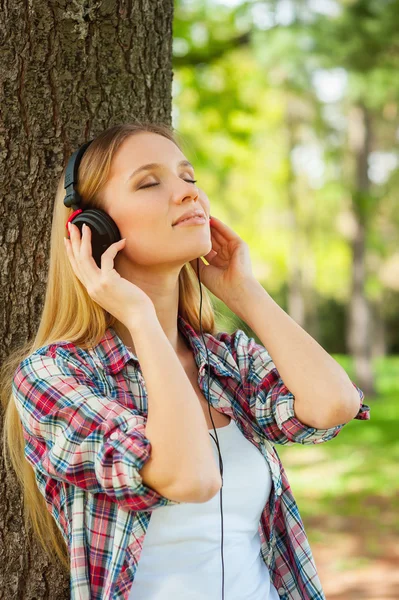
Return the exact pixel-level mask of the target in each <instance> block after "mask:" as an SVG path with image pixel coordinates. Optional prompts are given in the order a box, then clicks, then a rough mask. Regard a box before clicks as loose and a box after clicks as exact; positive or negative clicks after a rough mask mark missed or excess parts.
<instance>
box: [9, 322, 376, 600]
mask: <svg viewBox="0 0 399 600" xmlns="http://www.w3.org/2000/svg"><path fill="white" fill-rule="evenodd" d="M178 328H179V331H180V332H181V333H182V334H183V335H184V336H185V338H186V339H187V340H188V342H189V344H190V346H191V348H192V350H193V355H194V357H195V361H196V364H197V367H198V383H199V386H200V388H201V390H202V391H203V393H204V395H205V397H206V398H207V397H208V383H207V372H208V366H207V365H208V362H207V354H206V351H205V348H204V346H203V342H202V337H201V335H198V334H197V333H196V332H195V331H194V329H193V328H192V327H191V326H190V325H189V323H188V322H186V321H185V320H184V319H183V318H182V317H181V315H178ZM204 338H205V340H206V346H207V348H208V354H209V364H210V401H211V405H212V406H213V407H214V408H215V409H216V410H218V411H219V412H221V413H224V414H225V415H228V416H229V417H231V418H232V419H234V420H235V422H236V424H237V426H238V428H239V429H240V431H241V432H242V434H243V435H244V436H245V437H246V438H247V439H248V440H249V441H250V442H251V443H252V444H254V446H256V448H258V450H259V452H261V454H262V455H263V457H264V459H265V460H266V461H267V464H268V466H269V468H270V472H271V477H272V482H273V485H272V490H271V493H270V497H269V499H268V501H267V503H266V505H265V507H264V510H263V512H262V515H261V519H260V522H259V534H260V540H261V551H260V553H261V557H262V559H263V560H264V562H265V564H266V565H267V567H268V568H269V571H270V576H271V579H272V581H273V584H274V586H275V587H276V589H277V590H278V593H279V596H280V599H281V600H323V599H324V598H325V596H324V594H323V590H322V587H321V583H320V581H319V577H318V575H317V571H316V566H315V563H314V560H313V556H312V553H311V549H310V547H309V542H308V539H307V536H306V533H305V530H304V526H303V523H302V520H301V517H300V515H299V511H298V507H297V504H296V502H295V499H294V497H293V494H292V491H291V488H290V485H289V483H288V479H287V475H286V473H285V471H284V467H283V465H282V464H281V462H280V459H279V456H278V454H277V451H276V449H275V447H274V444H293V443H299V444H319V443H322V442H326V441H328V440H330V439H332V438H333V437H335V436H336V435H337V434H338V433H339V431H340V430H341V429H342V427H343V426H344V424H342V425H338V426H336V427H332V428H330V429H315V428H313V427H309V426H307V425H303V424H302V423H301V422H299V421H298V419H297V418H296V417H295V415H294V396H293V394H292V393H291V392H290V391H289V390H288V388H287V387H286V386H285V384H284V382H283V380H282V379H281V377H280V375H279V373H278V371H277V369H276V367H275V365H274V364H273V362H272V359H271V357H270V355H269V354H268V352H267V350H266V349H265V348H264V347H263V346H262V345H260V344H257V343H256V342H255V340H254V339H253V338H249V337H248V336H247V335H246V333H245V332H244V331H242V330H240V329H238V330H236V331H235V332H234V333H232V334H229V333H225V332H219V333H217V334H216V335H215V336H212V335H211V334H208V333H204ZM353 385H354V386H355V388H356V389H357V390H358V392H359V412H358V414H357V415H356V417H355V419H362V420H363V419H369V418H370V409H369V407H368V406H367V405H365V404H363V402H362V401H363V398H364V394H363V392H362V391H361V390H360V389H359V388H358V387H357V386H356V385H355V384H353ZM13 394H14V398H15V402H16V406H17V409H18V412H19V415H20V419H21V422H22V425H23V432H24V438H25V457H26V459H27V460H28V461H29V463H30V464H31V465H32V467H33V468H34V471H35V475H36V481H37V485H38V488H39V490H40V492H41V493H42V494H43V496H44V498H45V500H46V503H47V507H48V510H49V511H50V513H51V514H52V515H53V517H54V519H55V522H56V524H57V526H58V528H59V529H60V531H61V533H62V535H63V537H64V539H65V542H66V543H67V545H68V549H69V555H70V591H71V599H72V600H78V599H79V600H122V599H123V600H128V596H129V590H130V588H131V586H132V582H133V580H134V576H135V573H136V569H137V565H138V563H139V559H140V553H141V550H142V547H143V542H144V538H145V534H146V531H147V528H148V525H149V522H150V519H151V514H152V511H153V510H156V509H157V508H158V507H161V506H168V505H174V504H180V503H179V502H175V501H173V500H169V499H168V498H166V497H164V496H162V495H160V494H159V493H157V492H156V491H155V490H153V489H151V488H150V487H147V486H146V485H145V484H144V483H143V481H142V478H141V476H140V473H139V470H140V469H141V468H142V467H143V465H144V464H145V463H146V461H147V460H148V459H149V457H150V453H151V445H150V441H149V440H148V439H147V438H146V435H145V425H146V419H147V414H148V412H147V411H148V408H147V407H148V405H147V392H146V387H145V381H144V379H143V375H142V372H141V369H140V365H139V361H138V359H137V357H136V356H135V355H134V354H133V353H132V352H131V351H130V350H128V348H127V347H126V346H125V345H124V344H123V342H122V340H121V339H120V338H119V336H118V335H117V334H116V331H115V330H114V329H113V328H112V327H110V328H109V329H107V331H106V333H105V336H104V337H103V338H102V340H101V341H100V343H99V344H98V345H97V346H95V348H94V349H90V350H83V349H81V348H79V347H77V346H76V345H75V344H74V343H72V342H67V341H65V342H57V343H53V344H49V345H47V346H44V347H41V348H39V349H37V350H36V351H35V352H33V353H32V354H31V355H30V356H28V357H27V358H25V359H24V360H23V361H22V362H21V363H20V364H19V366H18V368H17V370H16V371H15V373H14V378H13Z"/></svg>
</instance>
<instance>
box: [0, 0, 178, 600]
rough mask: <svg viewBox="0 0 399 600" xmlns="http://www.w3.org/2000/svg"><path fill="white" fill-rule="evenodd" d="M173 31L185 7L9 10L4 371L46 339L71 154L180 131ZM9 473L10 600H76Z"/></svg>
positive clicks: (5, 38)
mask: <svg viewBox="0 0 399 600" xmlns="http://www.w3.org/2000/svg"><path fill="white" fill-rule="evenodd" d="M172 24H173V0H119V1H118V0H103V1H101V0H100V1H97V2H95V1H94V0H77V1H73V2H70V1H67V0H58V1H57V2H55V1H51V0H35V2H23V1H22V0H3V2H2V3H1V11H0V32H1V34H0V35H1V47H2V51H1V60H0V81H1V84H2V85H1V88H0V106H1V112H0V143H1V151H0V193H1V203H0V253H1V274H0V277H1V285H0V317H1V318H0V339H1V340H2V343H1V347H0V360H3V359H4V358H5V357H6V356H7V354H8V353H9V351H11V350H12V349H13V347H14V345H15V344H16V343H19V342H23V341H25V340H27V339H28V338H30V337H32V336H33V335H34V333H35V331H36V329H37V326H38V320H39V317H40V314H41V308H42V304H43V300H44V292H45V284H46V279H47V266H48V252H49V241H50V234H49V232H50V225H51V219H52V209H53V202H54V196H55V191H56V184H57V181H58V178H59V176H60V173H61V171H62V169H63V167H64V164H65V163H66V160H67V158H68V157H69V155H70V154H71V153H72V152H73V151H74V150H75V149H76V148H77V147H78V146H79V145H80V144H82V143H83V142H84V141H86V140H88V139H91V137H93V136H95V135H97V134H98V133H99V132H100V131H102V130H103V129H105V128H107V127H109V126H111V125H114V124H116V123H119V122H126V121H129V120H134V119H136V118H138V119H141V120H150V121H158V122H163V123H166V124H170V122H171V108H172V77H173V74H172ZM0 425H1V424H0ZM0 433H1V435H2V434H3V431H2V427H1V432H0ZM0 473H1V491H2V493H1V499H0V507H1V538H0V539H1V546H0V562H1V565H2V568H1V569H0V598H1V599H3V598H5V599H7V600H13V599H15V600H29V599H34V598H35V599H40V600H44V599H47V598H48V599H51V600H56V599H62V598H65V599H66V598H69V580H68V578H67V577H65V575H64V574H63V573H62V571H61V569H57V568H56V567H54V566H52V565H51V564H49V562H48V560H47V559H46V558H45V555H43V552H42V551H41V549H40V547H39V546H38V544H36V543H33V542H30V541H29V540H28V538H27V536H26V532H25V530H24V528H23V506H22V501H21V493H20V488H19V485H18V483H17V480H16V479H14V476H11V475H8V476H6V474H5V468H4V457H3V453H1V458H0Z"/></svg>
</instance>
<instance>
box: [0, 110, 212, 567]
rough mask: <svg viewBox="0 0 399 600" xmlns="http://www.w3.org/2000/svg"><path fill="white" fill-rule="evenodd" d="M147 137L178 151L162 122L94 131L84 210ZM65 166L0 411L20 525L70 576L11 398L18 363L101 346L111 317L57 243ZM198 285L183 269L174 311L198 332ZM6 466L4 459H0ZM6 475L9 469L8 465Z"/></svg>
mask: <svg viewBox="0 0 399 600" xmlns="http://www.w3.org/2000/svg"><path fill="white" fill-rule="evenodd" d="M142 131H148V132H153V133H157V134H159V135H162V136H164V137H166V138H168V139H169V140H171V141H172V142H174V143H175V144H176V145H177V146H178V148H180V149H181V145H180V143H179V142H178V140H177V137H176V134H175V133H174V132H173V130H172V128H170V127H169V126H167V125H164V124H155V123H149V122H139V121H137V122H134V123H122V124H118V125H114V126H112V127H110V128H109V129H107V130H105V131H103V132H102V133H100V134H99V135H98V136H97V137H96V138H95V139H94V140H93V142H92V143H91V144H90V146H89V147H88V148H87V150H86V152H85V153H84V155H83V157H82V160H81V163H80V166H79V183H78V185H77V190H78V192H79V193H80V195H81V197H82V201H83V206H82V208H83V209H84V208H85V207H86V208H87V206H88V205H90V207H91V208H100V209H102V210H105V209H104V208H103V203H102V200H101V191H102V189H103V186H104V185H105V183H106V182H107V178H108V175H109V171H110V166H111V163H112V159H113V157H114V155H115V153H116V152H117V151H118V148H119V147H120V146H121V144H122V143H123V142H124V140H125V139H126V138H128V137H129V136H131V135H134V134H135V133H138V132H142ZM64 176H65V167H64V170H63V172H62V175H61V177H60V180H59V183H58V188H57V192H56V196H55V203H54V210H53V220H52V226H51V240H50V259H49V271H48V279H47V287H46V293H45V298H44V307H43V311H42V314H41V319H40V323H39V328H38V330H37V333H36V336H35V337H34V338H33V339H32V338H31V339H30V340H28V341H27V342H26V343H25V344H23V345H22V346H19V347H18V348H17V349H14V350H13V352H12V353H11V354H10V355H9V356H8V357H7V359H6V360H5V361H4V363H3V364H2V367H1V371H0V382H1V402H2V406H3V410H4V436H3V450H4V456H5V457H6V453H7V449H8V453H9V456H10V459H11V463H12V467H13V469H14V471H15V473H16V475H17V478H18V480H19V482H20V485H21V488H22V492H23V502H24V520H25V527H26V530H27V531H29V529H30V526H32V528H33V532H34V533H35V534H36V536H37V539H38V540H39V542H40V544H41V546H42V547H43V549H44V551H45V553H46V554H47V556H48V558H49V559H50V561H53V560H54V559H53V555H54V551H55V553H56V555H57V556H58V558H59V559H60V560H61V563H62V565H63V566H64V567H65V569H67V570H68V571H69V554H68V548H67V546H66V544H65V541H64V538H63V537H62V534H61V532H60V530H59V529H58V526H57V524H56V523H55V521H54V518H53V516H52V515H51V513H50V512H49V509H48V507H47V504H46V502H45V499H44V497H43V496H42V494H41V493H40V491H39V488H38V486H37V483H36V479H35V472H34V469H33V467H32V466H31V464H30V463H29V462H28V461H27V460H26V458H25V455H24V448H25V441H24V436H23V429H22V424H21V421H20V418H19V414H18V411H17V408H16V405H15V402H14V398H13V393H12V380H13V375H14V373H15V371H16V369H17V367H18V365H19V363H20V362H22V360H24V359H25V358H26V357H27V356H29V355H30V354H31V353H33V352H34V351H35V350H37V349H38V348H40V347H42V346H45V345H47V344H52V343H54V342H58V341H64V340H68V341H72V342H73V343H75V344H76V345H77V346H79V347H81V348H84V349H88V348H89V347H92V346H94V345H96V344H98V343H99V341H100V340H101V338H102V337H103V336H104V335H105V333H106V330H107V328H108V327H110V326H114V324H115V323H116V318H115V317H113V316H112V315H111V314H109V313H108V312H107V311H105V310H104V309H103V308H102V307H101V306H100V305H98V304H97V303H96V302H94V300H92V299H91V298H90V296H89V295H88V293H87V291H86V288H85V287H84V286H83V284H82V283H81V282H80V281H79V279H78V278H77V277H76V276H75V274H74V272H73V270H72V267H71V265H70V263H69V259H68V256H67V254H66V252H65V247H64V242H63V238H64V237H65V236H66V235H67V230H66V227H65V225H66V222H67V219H68V217H69V216H70V215H71V214H72V212H73V208H67V207H66V206H65V205H64V202H63V200H64V197H65V189H64ZM201 289H202V297H203V303H202V309H201V321H202V330H203V332H206V333H211V334H212V335H215V333H216V326H215V309H214V307H213V305H212V301H211V297H210V296H209V294H208V292H207V289H206V288H205V287H204V286H203V285H202V284H201ZM199 305H200V285H199V282H198V279H197V275H196V273H195V271H194V269H193V268H192V267H191V265H190V263H189V262H188V263H186V264H185V265H184V266H183V268H182V269H181V271H180V274H179V313H180V314H181V315H182V316H183V318H184V319H185V320H186V321H188V323H189V324H190V325H191V326H192V327H193V329H194V330H195V331H196V332H199V331H200V320H199ZM5 464H6V465H7V461H5ZM7 469H8V466H7Z"/></svg>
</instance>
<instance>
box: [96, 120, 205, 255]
mask: <svg viewBox="0 0 399 600" xmlns="http://www.w3.org/2000/svg"><path fill="white" fill-rule="evenodd" d="M186 160H187V159H186V157H185V156H184V154H182V152H181V151H180V150H179V148H178V147H177V146H176V145H175V144H174V143H173V142H172V141H171V140H169V139H167V138H165V137H163V136H162V135H158V134H156V133H152V132H140V133H136V134H134V135H132V136H131V137H129V138H128V139H127V140H125V142H124V143H123V144H122V146H121V147H120V148H119V150H118V152H117V154H116V155H115V157H114V160H113V163H112V165H111V173H110V179H109V181H108V183H107V185H106V188H105V190H104V201H105V206H104V210H105V212H107V213H108V214H109V216H110V217H111V218H112V219H113V220H114V221H115V223H116V225H117V226H118V229H119V231H120V234H121V237H122V238H124V237H125V238H126V244H125V248H124V251H123V255H124V256H125V257H126V258H128V260H129V261H131V262H133V263H136V264H138V265H146V266H151V265H154V266H156V265H158V266H160V265H161V264H165V265H166V264H169V265H170V264H171V263H172V264H174V265H175V266H180V267H181V266H182V265H183V264H185V263H186V262H188V261H190V260H193V259H195V258H197V257H199V256H205V255H206V254H208V252H209V251H210V250H211V249H212V242H211V234H210V226H209V214H210V203H209V200H208V198H207V196H206V194H205V193H204V192H203V191H202V190H201V189H200V188H198V186H197V185H196V184H195V183H190V180H194V179H195V172H194V169H193V167H191V166H189V165H187V164H179V163H180V162H181V161H186ZM148 163H158V166H153V167H151V168H148V169H146V170H139V171H138V169H140V167H142V166H143V165H147V164H148ZM152 184H154V185H152ZM144 186H151V187H144ZM191 209H201V210H202V211H203V212H204V213H205V216H206V217H207V220H206V222H205V224H203V225H194V226H189V227H176V226H173V225H172V223H173V222H175V221H176V219H178V218H179V217H180V216H181V215H182V214H183V213H185V212H186V211H188V210H191Z"/></svg>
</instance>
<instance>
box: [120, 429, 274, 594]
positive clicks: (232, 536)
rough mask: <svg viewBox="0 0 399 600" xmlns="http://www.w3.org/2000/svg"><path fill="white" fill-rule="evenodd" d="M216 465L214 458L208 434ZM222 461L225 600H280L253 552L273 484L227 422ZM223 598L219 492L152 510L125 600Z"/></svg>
mask: <svg viewBox="0 0 399 600" xmlns="http://www.w3.org/2000/svg"><path fill="white" fill-rule="evenodd" d="M209 433H210V434H211V435H212V437H213V440H212V446H213V448H214V455H215V459H216V464H217V465H219V453H218V450H217V446H216V442H215V439H216V436H215V433H214V431H213V429H209ZM217 434H218V440H219V447H220V453H221V455H222V460H223V488H222V506H223V530H224V533H223V559H224V560H223V562H224V592H225V593H224V598H225V600H279V596H278V593H277V590H276V588H275V587H274V585H273V584H272V582H271V579H270V576H269V570H268V568H267V566H266V564H265V563H264V561H263V559H262V557H261V555H260V554H259V552H260V546H261V544H260V537H259V532H258V527H259V521H260V517H261V514H262V511H263V509H264V507H265V504H266V502H267V500H268V498H269V494H270V491H271V486H272V480H271V476H270V471H269V467H268V464H267V462H266V461H265V459H264V458H263V456H262V454H261V453H260V452H259V450H258V449H257V448H255V446H254V445H253V444H252V443H251V442H250V441H248V440H247V439H246V437H245V436H244V435H243V434H242V433H241V431H240V429H239V428H238V426H237V425H236V423H235V421H234V420H233V419H231V420H230V423H229V424H228V425H226V426H224V427H218V428H217ZM172 598H173V600H222V556H221V515H220V492H218V493H217V494H216V496H214V497H213V498H211V499H210V500H208V501H207V502H203V503H202V502H200V503H191V502H183V503H181V504H177V505H174V506H163V507H161V508H157V509H156V510H154V511H152V514H151V517H150V523H149V526H148V529H147V532H146V535H145V538H144V544H143V549H142V551H141V556H140V559H139V563H138V566H137V570H136V574H135V578H134V581H133V584H132V588H131V590H130V594H129V600H171V599H172Z"/></svg>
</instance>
